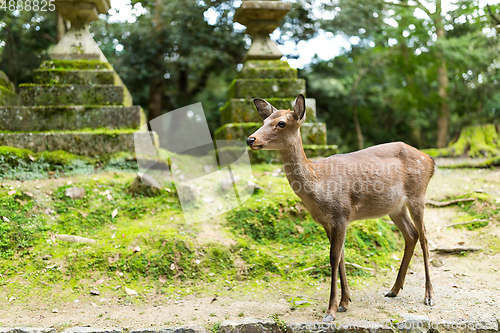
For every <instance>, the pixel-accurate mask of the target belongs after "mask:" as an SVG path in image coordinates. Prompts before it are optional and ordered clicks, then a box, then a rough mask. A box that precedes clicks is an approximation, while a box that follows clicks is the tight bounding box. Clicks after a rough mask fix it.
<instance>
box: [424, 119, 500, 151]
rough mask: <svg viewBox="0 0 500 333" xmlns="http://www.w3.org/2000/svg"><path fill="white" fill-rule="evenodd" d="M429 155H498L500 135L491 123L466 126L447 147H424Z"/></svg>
mask: <svg viewBox="0 0 500 333" xmlns="http://www.w3.org/2000/svg"><path fill="white" fill-rule="evenodd" d="M423 151H424V152H425V153H427V154H429V155H430V156H431V157H459V156H469V157H491V156H497V155H500V137H499V135H498V132H497V129H496V127H495V125H493V124H487V125H478V126H467V127H464V128H463V129H462V131H461V132H460V136H459V137H458V140H457V141H456V142H455V143H453V144H451V145H450V146H449V147H447V148H442V149H424V150H423Z"/></svg>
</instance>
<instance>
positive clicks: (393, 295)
mask: <svg viewBox="0 0 500 333" xmlns="http://www.w3.org/2000/svg"><path fill="white" fill-rule="evenodd" d="M384 296H385V297H396V296H397V295H396V294H395V293H394V292H393V291H392V290H389V291H388V292H387V293H386V294H385V295H384Z"/></svg>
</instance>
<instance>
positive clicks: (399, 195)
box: [299, 142, 434, 220]
mask: <svg viewBox="0 0 500 333" xmlns="http://www.w3.org/2000/svg"><path fill="white" fill-rule="evenodd" d="M312 167H313V169H314V170H315V175H316V179H317V180H319V183H320V186H318V187H317V189H318V191H316V192H314V194H313V195H309V196H306V198H302V199H303V201H304V203H305V205H306V207H307V206H310V207H308V209H309V210H310V211H311V213H313V211H314V213H313V216H314V215H318V214H319V212H332V213H333V214H344V215H346V214H349V220H360V219H367V218H375V217H380V216H384V215H388V214H390V213H392V212H394V211H397V210H400V209H401V208H402V206H404V205H407V204H408V201H409V200H412V201H415V200H423V198H424V197H425V191H426V189H427V185H428V184H429V180H430V179H431V177H432V175H433V173H434V161H433V160H432V158H431V157H430V156H429V155H427V154H425V153H422V152H420V151H419V150H417V149H415V148H413V147H411V146H409V145H407V144H405V143H402V142H395V143H387V144H382V145H378V146H374V147H370V148H366V149H363V150H360V151H357V152H353V153H349V154H341V155H334V156H331V157H328V158H325V159H322V160H319V161H317V162H316V163H314V164H313V165H312ZM299 196H300V195H299Z"/></svg>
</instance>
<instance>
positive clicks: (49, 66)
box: [39, 59, 113, 70]
mask: <svg viewBox="0 0 500 333" xmlns="http://www.w3.org/2000/svg"><path fill="white" fill-rule="evenodd" d="M39 69H40V70H106V69H110V70H112V69H113V67H112V66H111V64H110V63H109V62H103V61H99V60H84V59H78V60H58V59H52V60H47V61H44V62H42V64H41V65H40V67H39Z"/></svg>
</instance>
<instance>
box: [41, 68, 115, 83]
mask: <svg viewBox="0 0 500 333" xmlns="http://www.w3.org/2000/svg"><path fill="white" fill-rule="evenodd" d="M33 82H35V83H38V84H85V85H94V84H113V85H114V84H116V82H115V75H114V71H113V70H110V69H104V70H101V69H80V70H67V69H62V70H61V69H37V70H35V71H34V72H33Z"/></svg>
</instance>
